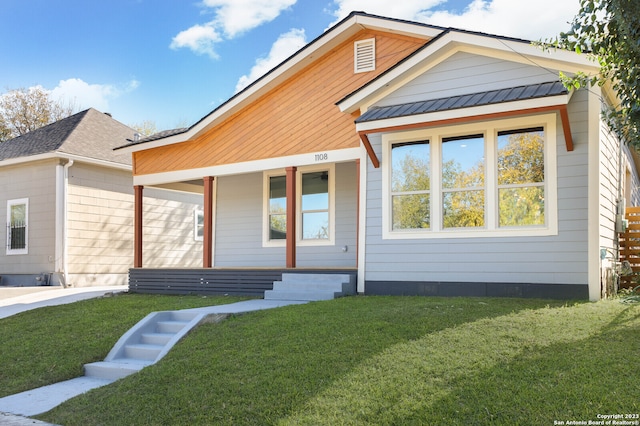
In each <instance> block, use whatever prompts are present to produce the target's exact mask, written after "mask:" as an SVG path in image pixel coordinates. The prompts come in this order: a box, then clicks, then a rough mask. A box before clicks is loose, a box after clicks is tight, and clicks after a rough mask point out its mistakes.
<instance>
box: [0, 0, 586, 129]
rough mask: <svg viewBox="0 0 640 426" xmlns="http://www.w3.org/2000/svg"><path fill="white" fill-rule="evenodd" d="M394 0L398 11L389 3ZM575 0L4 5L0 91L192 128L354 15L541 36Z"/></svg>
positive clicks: (553, 29)
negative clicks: (28, 92)
mask: <svg viewBox="0 0 640 426" xmlns="http://www.w3.org/2000/svg"><path fill="white" fill-rule="evenodd" d="M396 3H397V4H396ZM578 6H579V2H578V0H536V1H531V0H473V1H472V0H402V1H395V2H393V1H390V0H193V1H182V0H109V1H103V0H55V1H52V0H0V17H1V18H2V23H3V24H2V25H1V26H0V58H1V61H2V66H0V94H2V93H5V92H6V91H7V90H9V89H16V88H29V87H33V86H41V87H43V88H44V89H46V90H48V91H50V92H51V93H52V96H53V97H54V98H55V99H57V100H59V101H61V102H63V103H68V102H73V103H74V105H75V106H76V108H77V109H78V110H81V109H86V108H89V107H94V108H96V109H98V110H100V111H103V112H110V113H111V114H112V115H113V117H114V118H115V119H117V120H119V121H121V122H123V123H125V124H128V125H132V124H138V123H141V122H143V121H145V120H150V121H153V122H155V124H156V126H157V127H158V130H163V129H167V128H174V127H181V126H185V125H187V126H188V125H191V124H193V123H195V122H196V121H198V120H199V119H200V118H202V117H203V116H205V115H206V114H208V113H209V112H210V111H211V110H213V109H214V108H215V107H216V106H218V105H219V104H220V103H222V102H224V101H225V100H227V99H228V98H229V97H231V96H233V95H234V93H236V91H237V90H240V89H241V88H242V87H244V86H246V85H247V84H248V83H250V82H251V81H253V80H254V79H255V78H257V77H259V76H260V75H262V74H264V73H265V72H266V71H268V70H269V69H270V68H272V67H273V66H275V65H277V64H278V63H279V62H280V61H282V60H283V59H285V58H286V57H288V56H289V55H290V54H292V53H293V52H295V51H296V50H297V49H299V48H300V47H302V46H303V45H304V44H306V43H308V42H309V41H311V40H313V39H315V38H316V37H318V36H319V35H321V34H322V32H323V31H324V30H326V29H327V28H328V27H329V26H331V25H332V24H334V23H336V22H337V21H339V20H340V19H342V18H343V17H345V16H346V15H347V14H348V13H349V12H350V11H352V10H360V11H365V12H368V13H373V14H377V15H383V16H390V17H394V18H401V19H409V20H415V21H420V22H426V23H430V24H434V25H439V26H445V27H446V26H452V27H457V28H464V29H470V30H475V31H483V32H487V33H491V34H499V35H506V36H513V37H520V38H525V39H530V40H537V39H540V38H545V37H552V36H554V35H556V34H558V33H559V32H560V31H566V30H567V29H568V28H569V25H568V24H567V22H569V21H570V20H571V19H572V17H573V15H574V14H575V13H576V12H577V10H578Z"/></svg>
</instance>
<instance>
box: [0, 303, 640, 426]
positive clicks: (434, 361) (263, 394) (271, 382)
mask: <svg viewBox="0 0 640 426" xmlns="http://www.w3.org/2000/svg"><path fill="white" fill-rule="evenodd" d="M129 297H134V296H119V297H117V298H114V299H121V300H122V301H123V303H122V307H121V309H120V310H119V311H118V314H115V315H114V316H113V317H112V318H111V320H113V318H114V317H119V316H121V315H122V314H123V313H124V311H127V310H130V309H132V306H135V305H136V303H130V302H128V298H129ZM135 297H136V298H139V299H138V300H142V299H144V298H146V297H150V296H135ZM196 300H198V299H196ZM211 300H214V299H213V298H211V299H210V301H211ZM216 301H217V300H216ZM108 302H110V300H107V299H104V300H103V299H100V300H96V301H93V302H92V303H93V304H94V305H92V308H91V309H87V308H86V307H84V304H85V303H88V302H81V303H78V304H75V305H70V306H69V307H66V308H64V312H61V314H60V317H59V318H58V319H57V320H55V321H54V320H53V319H51V320H50V321H49V322H48V324H49V325H45V324H42V325H41V326H42V327H45V328H48V329H49V333H56V334H57V335H58V338H59V339H61V340H67V343H68V344H72V341H73V339H74V337H73V334H72V333H68V332H67V331H66V329H65V327H62V325H63V324H64V323H65V322H66V321H64V319H65V318H68V317H69V316H71V315H73V316H74V318H77V317H78V316H77V315H76V314H75V313H74V310H81V311H83V312H84V315H83V316H84V317H87V318H86V321H87V322H88V323H89V324H90V323H92V322H93V321H96V322H97V321H104V320H105V319H98V318H93V321H92V319H91V318H92V317H93V315H92V312H95V311H99V310H100V309H99V308H98V305H100V304H101V303H108ZM47 309H51V310H53V311H55V310H56V309H63V307H58V308H47ZM158 310H159V309H158ZM36 312H37V311H34V312H33V313H32V314H31V315H32V316H28V315H26V314H22V315H21V316H20V317H19V318H17V317H16V318H13V319H12V318H7V319H6V320H0V327H1V329H2V330H3V331H2V333H9V332H8V331H6V329H7V328H16V329H18V328H20V327H25V326H26V325H25V324H26V323H30V322H32V321H34V320H36V319H37V318H38V315H36ZM127 315H128V314H127ZM9 320H12V321H13V322H11V323H9V322H8V321H9ZM106 321H107V323H109V322H110V321H109V320H106ZM132 322H135V321H132ZM8 324H11V327H8ZM36 329H37V328H33V330H36ZM639 330H640V304H623V303H620V301H603V302H598V303H579V304H569V305H564V304H562V303H561V302H554V301H540V300H522V299H489V298H486V299H479V298H424V297H349V298H343V299H338V300H335V301H328V302H317V303H312V304H308V305H298V306H289V307H285V308H279V309H274V310H269V311H262V312H255V313H250V314H245V315H241V316H236V317H231V318H229V319H228V320H226V321H223V322H222V323H219V324H205V325H202V326H200V327H198V328H197V329H196V330H194V331H193V332H192V333H190V334H189V335H188V336H187V337H186V338H185V339H184V340H183V341H182V342H181V343H179V344H178V345H176V346H175V347H174V348H173V349H172V350H171V352H169V354H168V355H167V356H166V357H165V358H163V360H162V361H160V362H159V363H158V364H156V365H154V366H151V367H149V368H146V369H144V370H143V371H141V372H140V373H138V374H135V375H133V376H129V377H127V378H125V379H123V380H120V381H118V382H116V383H114V384H112V385H110V386H106V387H103V388H100V389H96V390H93V391H91V392H89V393H87V394H85V395H82V396H80V397H78V398H74V399H72V400H70V401H68V402H66V403H65V404H63V405H61V406H59V407H57V408H56V409H54V410H52V411H51V412H49V413H46V414H44V415H42V416H39V418H41V419H43V420H46V421H49V422H52V423H56V424H62V425H65V426H72V425H123V424H126V425H198V424H200V425H210V424H229V425H231V424H233V425H237V424H256V425H267V424H279V425H290V424H309V425H317V424H328V425H334V424H360V425H369V424H378V425H390V424H428V425H456V424H460V425H468V424H479V425H482V424H496V425H514V424H522V425H532V424H536V425H538V424H540V425H545V424H550V425H552V424H554V421H557V422H559V421H565V422H566V421H582V420H584V421H588V420H598V418H597V416H598V414H601V415H602V414H637V413H639V412H640V403H639V402H638V395H639V394H638V377H639V374H638V373H639V370H638V368H639V367H638V355H640V339H639V338H638V337H639ZM122 332H124V331H122ZM122 332H120V331H115V330H114V331H113V336H111V337H110V338H109V339H105V340H112V341H113V342H115V341H116V340H117V339H118V338H119V337H120V334H121V333H122ZM14 333H15V336H14V337H13V338H14V339H16V341H17V340H18V338H19V335H20V334H21V332H20V331H18V330H16V331H15V332H14ZM22 333H24V331H23V332H22ZM2 341H3V342H4V336H3V340H2ZM38 346H39V345H38V344H37V342H33V347H32V350H33V351H34V352H33V353H38V352H37V351H38ZM107 346H109V345H107V344H105V348H104V353H103V354H102V355H101V356H102V357H104V355H106V353H107V352H108V350H109V349H110V346H109V347H107ZM14 356H15V355H14ZM0 357H2V359H3V365H4V364H5V363H4V360H5V359H6V358H5V349H4V348H3V349H2V350H1V351H0ZM58 358H73V361H69V362H74V363H75V364H77V365H78V369H79V368H81V366H82V364H83V363H86V362H89V361H92V360H93V359H85V355H80V354H77V353H74V352H73V351H69V352H66V353H64V354H61V355H60V356H59V357H58ZM14 359H15V362H16V363H22V360H21V359H20V358H19V357H18V358H14ZM56 368H57V367H55V366H51V370H56ZM17 371H22V370H20V369H19V370H17ZM0 374H2V377H0V378H1V379H2V382H1V383H0V389H3V391H4V389H5V387H6V386H5V383H6V381H7V379H6V378H5V377H4V370H3V371H2V373H0Z"/></svg>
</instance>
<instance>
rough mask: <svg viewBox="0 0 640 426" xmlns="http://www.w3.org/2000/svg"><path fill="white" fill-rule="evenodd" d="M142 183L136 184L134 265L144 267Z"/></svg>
mask: <svg viewBox="0 0 640 426" xmlns="http://www.w3.org/2000/svg"><path fill="white" fill-rule="evenodd" d="M143 188H144V187H143V186H142V185H134V187H133V199H134V207H133V210H134V213H133V267H134V268H142V192H143Z"/></svg>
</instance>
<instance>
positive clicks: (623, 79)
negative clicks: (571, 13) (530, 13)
mask: <svg viewBox="0 0 640 426" xmlns="http://www.w3.org/2000/svg"><path fill="white" fill-rule="evenodd" d="M543 45H544V46H546V47H550V46H551V47H556V48H562V49H569V50H574V51H576V52H577V53H582V52H588V55H590V57H591V58H593V59H594V60H595V61H597V62H598V64H599V65H600V73H599V74H598V75H587V74H584V73H578V74H576V75H573V76H567V75H561V78H562V81H563V83H564V84H565V86H566V87H567V88H576V89H579V88H580V87H583V86H585V87H588V86H594V85H596V84H598V85H600V86H602V85H604V84H605V83H606V82H607V81H611V82H612V83H613V89H614V90H615V91H616V93H617V95H618V98H619V101H620V104H619V105H614V107H613V108H611V109H610V110H609V111H607V112H606V113H605V118H606V119H607V122H608V124H609V126H610V127H611V129H612V130H614V131H615V132H616V133H617V135H618V136H619V137H620V138H621V139H622V140H625V141H626V142H628V143H630V144H631V145H633V146H635V147H640V137H639V136H640V2H638V0H580V10H579V11H578V14H577V15H576V16H575V17H574V19H573V21H572V23H571V29H570V30H569V31H568V32H566V33H560V35H559V36H558V37H557V38H556V39H554V40H547V41H546V42H543Z"/></svg>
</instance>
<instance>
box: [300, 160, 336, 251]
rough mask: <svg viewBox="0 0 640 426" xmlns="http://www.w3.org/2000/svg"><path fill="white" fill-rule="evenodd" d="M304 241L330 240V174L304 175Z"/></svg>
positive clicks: (302, 224) (314, 173)
mask: <svg viewBox="0 0 640 426" xmlns="http://www.w3.org/2000/svg"><path fill="white" fill-rule="evenodd" d="M301 192H302V200H301V206H300V207H301V216H302V223H301V226H302V239H303V240H328V239H329V172H327V171H322V172H311V173H303V174H302V191H301Z"/></svg>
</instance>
